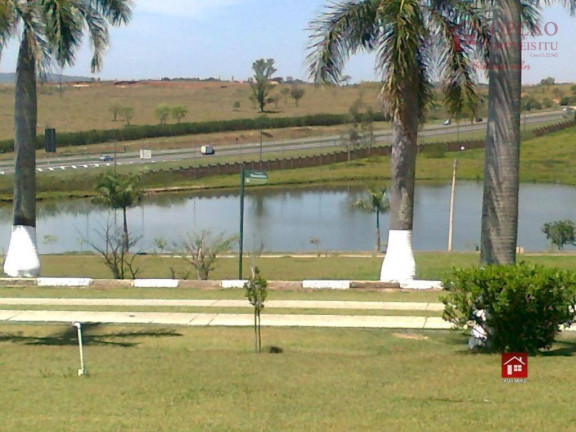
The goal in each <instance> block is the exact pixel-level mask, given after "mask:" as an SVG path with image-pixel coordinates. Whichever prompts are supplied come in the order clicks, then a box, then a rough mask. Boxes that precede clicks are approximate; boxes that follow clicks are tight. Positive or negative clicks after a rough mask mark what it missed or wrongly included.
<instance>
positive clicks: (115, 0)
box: [83, 0, 134, 25]
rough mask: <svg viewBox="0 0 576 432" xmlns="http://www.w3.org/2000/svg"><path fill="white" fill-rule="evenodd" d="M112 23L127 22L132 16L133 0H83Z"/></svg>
mask: <svg viewBox="0 0 576 432" xmlns="http://www.w3.org/2000/svg"><path fill="white" fill-rule="evenodd" d="M83 1H84V2H85V3H87V4H88V6H90V8H91V9H93V10H95V11H97V12H98V14H99V15H101V16H102V17H104V18H105V19H106V20H108V21H109V22H110V23H111V24H112V25H121V24H127V23H128V22H130V19H131V18H132V5H133V4H134V1H133V0H83Z"/></svg>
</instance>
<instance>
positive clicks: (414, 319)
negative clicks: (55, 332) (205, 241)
mask: <svg viewBox="0 0 576 432" xmlns="http://www.w3.org/2000/svg"><path fill="white" fill-rule="evenodd" d="M0 305H5V306H67V307H70V306H115V307H122V306H128V307H129V306H135V307H136V306H138V307H204V308H211V307H216V308H244V307H245V308H247V313H242V314H238V313H235V314H227V313H185V312H130V311H121V312H98V311H89V310H73V311H62V310H20V309H14V310H0V324H7V323H73V322H81V323H106V324H151V325H175V326H195V327H248V326H252V325H253V319H254V317H253V315H252V314H251V313H250V312H249V311H248V309H250V308H251V306H250V304H249V303H248V302H247V300H163V299H148V300H143V299H82V298H79V299H71V298H56V299H55V298H0ZM274 308H283V309H326V310H330V309H332V310H336V309H338V310H397V311H434V312H438V311H441V310H442V309H443V305H442V304H441V303H418V302H359V301H310V300H270V301H268V302H266V309H274ZM262 325H263V326H267V327H339V328H390V329H420V330H448V329H450V328H451V327H452V326H451V324H449V323H447V322H445V321H444V320H443V319H442V318H441V317H439V316H429V317H422V316H401V315H398V316H378V315H317V314H269V313H264V314H262ZM566 330H568V331H576V326H575V327H572V328H568V329H566Z"/></svg>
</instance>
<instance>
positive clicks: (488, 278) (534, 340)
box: [442, 264, 576, 354]
mask: <svg viewBox="0 0 576 432" xmlns="http://www.w3.org/2000/svg"><path fill="white" fill-rule="evenodd" d="M443 284H444V287H445V288H446V289H447V290H449V293H448V294H447V295H446V296H444V297H443V298H442V302H443V303H444V305H445V309H444V313H443V318H444V319H445V320H446V321H449V322H451V323H452V324H454V325H455V326H456V327H458V328H463V329H469V328H472V329H473V330H475V331H474V333H476V335H477V336H478V335H479V334H480V335H483V337H481V338H483V339H484V340H483V341H482V342H483V344H482V345H483V347H484V349H486V350H488V351H497V352H528V353H531V354H534V353H536V352H538V351H539V350H547V349H549V348H550V346H551V345H552V343H553V342H554V338H555V336H556V335H557V334H558V333H559V331H560V330H561V328H562V326H564V325H571V324H572V322H573V320H574V316H575V302H576V273H575V272H571V271H565V270H559V269H555V268H544V267H541V266H530V265H527V264H518V265H514V266H487V267H483V268H472V269H455V270H453V273H452V275H451V276H450V277H448V278H446V279H445V280H444V281H443Z"/></svg>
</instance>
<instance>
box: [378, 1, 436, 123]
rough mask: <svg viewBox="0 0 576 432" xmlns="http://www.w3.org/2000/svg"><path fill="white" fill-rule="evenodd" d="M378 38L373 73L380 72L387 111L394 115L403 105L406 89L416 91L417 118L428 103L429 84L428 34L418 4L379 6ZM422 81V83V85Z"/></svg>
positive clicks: (412, 2)
mask: <svg viewBox="0 0 576 432" xmlns="http://www.w3.org/2000/svg"><path fill="white" fill-rule="evenodd" d="M379 12H380V16H381V21H382V27H383V29H382V36H381V37H380V39H379V41H378V43H379V47H378V53H377V58H378V60H377V69H378V70H381V71H382V76H383V82H384V83H383V86H382V95H383V96H384V97H385V98H386V100H387V103H388V106H389V108H390V111H391V112H392V113H393V114H396V113H397V111H398V109H399V108H400V107H402V106H403V105H404V98H405V95H406V88H409V87H414V86H416V87H418V89H419V90H421V91H422V93H421V94H420V95H419V98H420V100H419V104H418V110H419V113H418V114H419V116H420V118H422V116H423V113H424V111H425V106H426V105H427V104H428V102H430V100H431V91H429V90H431V89H429V85H428V83H429V80H428V79H427V78H426V73H427V72H426V71H425V70H423V69H422V68H425V67H426V63H427V57H428V56H427V55H426V53H425V50H426V46H425V40H426V38H427V34H428V30H427V28H426V25H425V24H424V20H423V13H422V8H421V3H420V1H418V0H393V1H388V2H383V3H382V4H381V6H380V8H379ZM423 79H424V81H422V80H423Z"/></svg>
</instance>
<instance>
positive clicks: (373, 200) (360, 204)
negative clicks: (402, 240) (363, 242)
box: [352, 185, 390, 252]
mask: <svg viewBox="0 0 576 432" xmlns="http://www.w3.org/2000/svg"><path fill="white" fill-rule="evenodd" d="M366 195H367V196H366V197H365V198H360V199H357V200H356V201H354V202H353V203H352V206H353V207H356V208H359V209H362V210H364V211H368V212H374V213H376V250H377V251H378V252H379V251H380V250H381V245H380V237H381V236H380V213H384V212H387V211H388V209H389V208H390V202H389V201H388V192H387V190H386V187H384V186H377V185H369V186H368V190H367V191H366Z"/></svg>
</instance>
